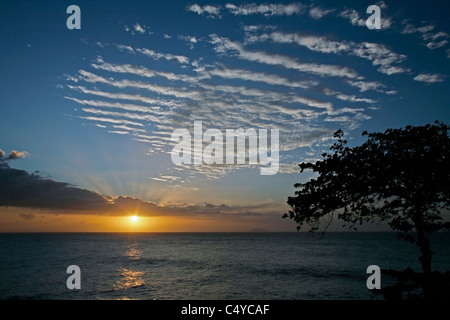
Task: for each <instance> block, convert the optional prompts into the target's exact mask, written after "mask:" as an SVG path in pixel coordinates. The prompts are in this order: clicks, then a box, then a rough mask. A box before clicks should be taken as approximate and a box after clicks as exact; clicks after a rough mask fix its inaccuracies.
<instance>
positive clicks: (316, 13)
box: [308, 7, 335, 20]
mask: <svg viewBox="0 0 450 320" xmlns="http://www.w3.org/2000/svg"><path fill="white" fill-rule="evenodd" d="M333 11H335V9H323V8H321V7H312V8H311V9H309V12H308V13H309V15H310V16H311V18H313V19H317V20H318V19H321V18H323V17H324V16H326V15H327V14H329V13H331V12H333Z"/></svg>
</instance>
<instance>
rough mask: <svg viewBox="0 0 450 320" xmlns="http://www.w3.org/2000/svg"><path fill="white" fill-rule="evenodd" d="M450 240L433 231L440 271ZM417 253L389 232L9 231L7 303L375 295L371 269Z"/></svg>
mask: <svg viewBox="0 0 450 320" xmlns="http://www.w3.org/2000/svg"><path fill="white" fill-rule="evenodd" d="M449 245H450V234H448V233H445V234H444V233H439V234H435V235H434V236H433V238H432V250H433V251H434V252H435V255H434V256H433V265H432V267H433V270H439V271H448V269H449V267H450V250H449V247H450V246H449ZM419 254H420V253H419V250H418V249H417V247H416V246H415V245H413V244H409V243H406V242H404V241H402V240H399V239H397V238H396V236H395V234H394V233H391V232H386V233H385V232H379V233H364V232H342V233H331V232H330V233H327V234H325V237H323V238H321V237H320V235H318V234H317V235H315V236H311V235H310V234H308V233H295V232H293V233H138V234H135V233H22V234H19V233H14V234H8V233H5V234H0V299H2V300H4V299H35V300H75V299H76V300H79V299H82V300H110V299H114V300H117V299H138V300H368V299H373V298H374V296H373V294H372V293H371V292H370V291H369V290H368V289H367V287H366V281H367V278H368V277H369V276H370V275H369V274H367V273H366V270H367V267H368V266H369V265H378V266H379V267H381V268H390V269H397V270H404V269H406V268H407V267H411V268H413V269H414V270H415V271H420V270H421V269H420V263H419V261H418V256H419ZM70 265H77V266H78V267H79V268H80V271H81V276H80V286H81V288H80V289H72V290H70V289H68V287H67V285H66V281H67V279H68V277H70V276H71V274H69V273H66V271H67V267H68V266H70ZM383 280H385V279H383V277H382V278H381V285H382V287H383V285H386V283H385V282H383ZM375 298H376V297H375Z"/></svg>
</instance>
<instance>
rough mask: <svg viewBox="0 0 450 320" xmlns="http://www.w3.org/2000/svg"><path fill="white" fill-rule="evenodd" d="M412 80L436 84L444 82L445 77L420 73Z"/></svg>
mask: <svg viewBox="0 0 450 320" xmlns="http://www.w3.org/2000/svg"><path fill="white" fill-rule="evenodd" d="M414 80H415V81H420V82H425V83H436V82H443V81H445V76H444V75H441V74H430V73H421V74H419V75H417V76H415V77H414Z"/></svg>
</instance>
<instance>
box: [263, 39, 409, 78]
mask: <svg viewBox="0 0 450 320" xmlns="http://www.w3.org/2000/svg"><path fill="white" fill-rule="evenodd" d="M262 39H271V40H272V41H274V42H277V43H289V44H292V43H293V44H297V45H299V46H303V47H306V48H308V49H309V50H311V51H315V52H321V53H326V54H330V53H332V54H347V55H351V56H356V57H359V58H363V59H367V60H369V61H371V62H372V64H373V65H374V66H379V67H378V71H379V72H381V73H384V74H388V75H392V74H396V73H405V72H408V71H409V69H407V68H404V67H401V66H399V65H398V64H400V63H402V62H403V61H404V60H405V59H406V58H407V56H406V55H402V54H398V53H395V52H393V51H391V50H390V49H388V48H387V47H386V46H385V45H384V44H379V43H371V42H362V43H355V42H353V41H334V40H328V39H327V38H325V37H319V36H314V35H302V34H299V33H282V32H273V33H271V34H270V35H263V36H262Z"/></svg>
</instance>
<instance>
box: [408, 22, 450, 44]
mask: <svg viewBox="0 0 450 320" xmlns="http://www.w3.org/2000/svg"><path fill="white" fill-rule="evenodd" d="M402 23H403V26H404V27H403V29H402V31H401V32H402V33H403V34H415V33H418V34H419V35H420V37H421V38H422V39H423V40H424V45H425V46H426V47H427V48H428V49H431V50H434V49H438V48H442V47H444V46H446V45H447V44H448V38H449V35H448V33H446V32H443V31H438V32H434V33H433V32H432V31H433V30H434V29H435V26H434V25H432V24H424V25H422V26H420V27H416V26H414V25H413V24H412V23H410V22H408V20H404V21H403V22H402Z"/></svg>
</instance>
